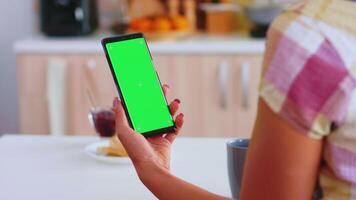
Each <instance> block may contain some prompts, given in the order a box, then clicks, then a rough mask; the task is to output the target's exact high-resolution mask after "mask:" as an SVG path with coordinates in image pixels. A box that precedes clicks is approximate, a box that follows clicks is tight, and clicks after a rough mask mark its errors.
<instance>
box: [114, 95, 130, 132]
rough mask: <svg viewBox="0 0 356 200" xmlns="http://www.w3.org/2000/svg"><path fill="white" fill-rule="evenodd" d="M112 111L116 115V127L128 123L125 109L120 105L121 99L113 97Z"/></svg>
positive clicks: (125, 125)
mask: <svg viewBox="0 0 356 200" xmlns="http://www.w3.org/2000/svg"><path fill="white" fill-rule="evenodd" d="M113 111H114V112H115V115H116V128H118V127H128V126H129V124H128V122H127V118H126V114H125V110H124V108H123V106H122V103H121V101H120V100H119V98H117V97H115V99H114V102H113Z"/></svg>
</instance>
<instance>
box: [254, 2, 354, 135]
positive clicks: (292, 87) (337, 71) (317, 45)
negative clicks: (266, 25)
mask: <svg viewBox="0 0 356 200" xmlns="http://www.w3.org/2000/svg"><path fill="white" fill-rule="evenodd" d="M327 2H339V1H322V0H313V1H308V2H303V3H300V4H297V5H294V6H292V7H290V8H288V9H286V10H285V11H284V12H283V13H281V15H280V16H279V17H278V18H277V19H276V20H275V21H274V22H273V24H272V25H271V27H270V29H269V32H268V40H267V48H266V49H267V51H266V53H265V59H264V63H263V68H264V70H263V78H262V80H261V87H260V95H261V97H262V98H263V99H264V100H265V102H267V104H268V105H269V106H270V107H271V108H272V110H274V111H275V112H276V113H279V114H280V115H281V116H283V118H285V119H286V120H287V121H289V122H290V123H292V124H293V125H295V126H296V127H297V128H298V129H299V130H301V132H303V133H305V134H306V135H308V136H311V137H313V138H322V137H323V136H325V135H328V134H329V133H330V132H331V129H332V124H333V123H341V122H342V120H343V119H344V117H345V113H346V110H345V106H344V105H345V104H348V103H349V100H350V95H349V94H350V93H351V92H352V91H353V90H354V89H355V80H356V78H355V77H356V48H355V47H356V38H355V35H356V34H353V33H352V28H351V29H350V27H348V26H346V25H347V23H346V24H345V23H344V22H342V21H343V14H338V12H335V13H333V15H331V18H330V15H326V14H330V10H329V9H340V5H339V4H337V5H334V4H330V5H325V4H324V3H327ZM351 5H352V6H356V4H351ZM323 6H324V7H323ZM335 6H337V7H335ZM334 7H335V8H334ZM342 7H345V5H344V4H341V8H342ZM346 7H347V6H346ZM322 8H323V9H322ZM354 8H356V7H354ZM355 10H356V9H355ZM349 15H350V17H353V15H355V18H354V19H356V13H355V14H352V13H350V14H349ZM336 22H337V23H336ZM355 33H356V31H355Z"/></svg>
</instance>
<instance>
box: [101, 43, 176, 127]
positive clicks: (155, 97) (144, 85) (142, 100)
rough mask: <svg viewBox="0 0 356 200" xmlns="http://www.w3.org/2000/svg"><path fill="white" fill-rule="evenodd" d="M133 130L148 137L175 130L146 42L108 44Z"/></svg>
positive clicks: (108, 51)
mask: <svg viewBox="0 0 356 200" xmlns="http://www.w3.org/2000/svg"><path fill="white" fill-rule="evenodd" d="M105 47H106V50H107V53H108V56H109V58H110V61H111V65H112V68H113V71H114V74H115V76H116V80H117V81H118V85H119V87H120V90H121V95H122V97H121V98H123V100H124V102H125V105H126V109H127V112H128V115H129V117H130V120H131V123H132V126H133V127H132V128H133V129H134V130H135V131H137V132H138V133H145V132H150V131H154V130H159V129H163V128H167V127H172V126H174V122H173V119H172V116H171V114H170V112H169V109H168V106H167V102H166V99H165V97H164V94H163V91H162V88H161V84H160V81H159V78H158V76H157V74H156V70H155V69H154V66H153V63H152V60H151V55H150V52H149V50H148V47H147V45H146V41H145V39H144V38H135V39H128V40H122V41H116V42H111V43H107V44H106V46H105Z"/></svg>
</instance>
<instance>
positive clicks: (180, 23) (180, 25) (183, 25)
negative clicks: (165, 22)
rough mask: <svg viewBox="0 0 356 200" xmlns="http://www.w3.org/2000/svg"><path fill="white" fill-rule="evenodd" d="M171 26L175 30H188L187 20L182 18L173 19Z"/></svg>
mask: <svg viewBox="0 0 356 200" xmlns="http://www.w3.org/2000/svg"><path fill="white" fill-rule="evenodd" d="M172 25H173V28H174V29H175V30H186V29H188V28H189V22H188V19H187V18H185V17H183V16H176V17H173V18H172Z"/></svg>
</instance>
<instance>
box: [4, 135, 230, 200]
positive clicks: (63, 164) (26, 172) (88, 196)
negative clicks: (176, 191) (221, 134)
mask: <svg viewBox="0 0 356 200" xmlns="http://www.w3.org/2000/svg"><path fill="white" fill-rule="evenodd" d="M227 140H228V139H227V138H177V140H176V142H175V143H174V145H173V148H172V162H171V167H172V173H173V174H175V175H177V176H178V177H180V178H182V179H184V180H186V181H189V182H191V183H193V184H196V185H198V186H200V187H202V188H205V189H207V190H209V191H211V192H214V193H217V194H220V195H224V196H231V193H230V188H229V182H228V175H227V163H226V141H227ZM96 141H99V138H98V137H88V136H85V137H84V136H70V137H68V136H64V137H53V136H21V135H5V136H3V137H0V158H1V164H0V177H1V178H0V188H1V192H0V199H12V200H20V199H39V200H40V199H51V200H57V199H58V200H60V199H67V200H72V199H73V200H74V199H75V200H77V199H85V200H94V199H95V200H98V199H105V200H111V199H112V200H114V199H115V200H116V199H156V198H155V197H154V196H153V195H152V194H151V193H150V192H149V190H148V189H147V188H145V187H144V185H143V184H142V183H141V182H140V180H139V179H138V177H137V175H136V172H135V170H134V167H133V166H132V165H131V164H124V165H113V164H107V163H101V162H98V161H96V160H94V159H92V158H91V157H89V156H87V155H86V154H85V153H84V151H83V150H84V147H85V146H86V145H88V144H90V143H92V142H96Z"/></svg>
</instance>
